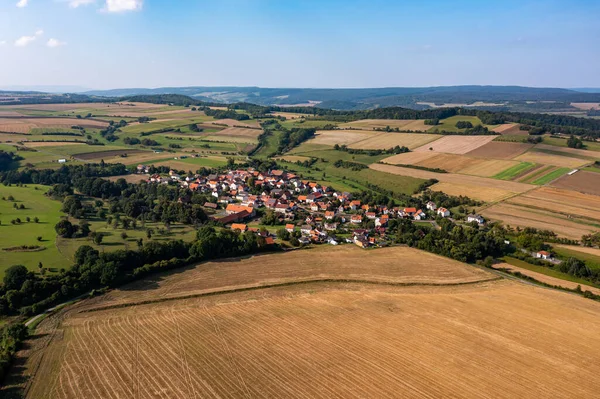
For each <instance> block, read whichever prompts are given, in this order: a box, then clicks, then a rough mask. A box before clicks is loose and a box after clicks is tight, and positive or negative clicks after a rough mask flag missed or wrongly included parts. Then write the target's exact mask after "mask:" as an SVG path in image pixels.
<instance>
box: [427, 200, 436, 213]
mask: <svg viewBox="0 0 600 399" xmlns="http://www.w3.org/2000/svg"><path fill="white" fill-rule="evenodd" d="M427 209H429V210H430V211H435V210H436V209H437V205H436V204H435V202H431V201H429V202H428V203H427Z"/></svg>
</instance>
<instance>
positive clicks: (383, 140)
mask: <svg viewBox="0 0 600 399" xmlns="http://www.w3.org/2000/svg"><path fill="white" fill-rule="evenodd" d="M439 137H440V136H439V135H437V134H425V133H379V134H377V135H376V136H370V137H369V138H366V139H364V140H362V141H355V142H353V143H350V144H349V145H348V147H351V148H357V149H363V150H379V149H388V148H392V147H395V146H397V145H399V146H401V147H408V148H410V149H411V150H412V149H413V148H417V147H420V146H422V145H425V144H427V143H430V142H432V141H434V140H436V139H437V138H439Z"/></svg>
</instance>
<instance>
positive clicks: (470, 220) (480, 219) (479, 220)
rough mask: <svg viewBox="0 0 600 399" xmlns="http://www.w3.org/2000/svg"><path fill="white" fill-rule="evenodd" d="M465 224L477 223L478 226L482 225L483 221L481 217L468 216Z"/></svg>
mask: <svg viewBox="0 0 600 399" xmlns="http://www.w3.org/2000/svg"><path fill="white" fill-rule="evenodd" d="M467 222H469V223H471V222H477V223H478V224H484V223H485V219H484V218H483V217H481V215H469V216H467Z"/></svg>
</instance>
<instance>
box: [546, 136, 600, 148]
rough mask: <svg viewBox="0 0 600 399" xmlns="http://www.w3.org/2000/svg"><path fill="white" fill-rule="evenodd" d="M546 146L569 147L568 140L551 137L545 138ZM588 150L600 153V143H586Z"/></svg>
mask: <svg viewBox="0 0 600 399" xmlns="http://www.w3.org/2000/svg"><path fill="white" fill-rule="evenodd" d="M544 144H548V145H554V146H557V147H568V146H567V138H564V139H563V138H558V137H550V136H544ZM583 144H585V146H586V149H588V150H590V151H600V143H594V142H591V141H584V142H583Z"/></svg>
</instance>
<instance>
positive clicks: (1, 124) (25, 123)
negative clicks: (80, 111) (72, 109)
mask: <svg viewBox="0 0 600 399" xmlns="http://www.w3.org/2000/svg"><path fill="white" fill-rule="evenodd" d="M74 125H77V126H82V127H85V128H103V127H106V126H108V123H106V122H101V121H96V120H90V119H74V118H73V119H71V118H18V119H11V118H0V131H3V132H16V133H29V131H30V130H31V129H33V128H70V127H71V126H74Z"/></svg>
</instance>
